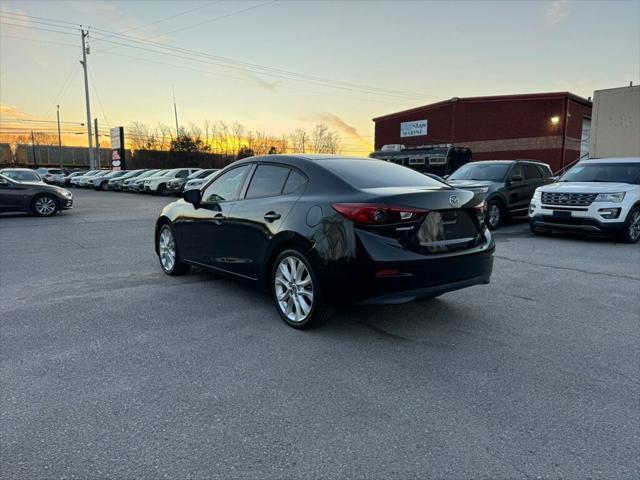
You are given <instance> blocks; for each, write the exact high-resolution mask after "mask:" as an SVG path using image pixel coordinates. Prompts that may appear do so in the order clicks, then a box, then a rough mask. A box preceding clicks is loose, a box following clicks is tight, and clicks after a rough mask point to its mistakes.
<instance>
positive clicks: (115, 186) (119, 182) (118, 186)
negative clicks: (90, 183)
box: [109, 170, 144, 191]
mask: <svg viewBox="0 0 640 480" xmlns="http://www.w3.org/2000/svg"><path fill="white" fill-rule="evenodd" d="M143 172H144V170H129V171H127V172H125V173H124V174H123V175H121V176H119V177H116V178H111V179H109V190H116V191H121V190H122V186H123V184H124V182H125V180H128V179H130V178H136V177H137V176H139V175H140V174H142V173H143Z"/></svg>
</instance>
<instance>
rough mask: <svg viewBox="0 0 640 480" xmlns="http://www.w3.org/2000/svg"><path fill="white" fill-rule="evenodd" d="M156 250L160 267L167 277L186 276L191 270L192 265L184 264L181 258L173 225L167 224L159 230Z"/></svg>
mask: <svg viewBox="0 0 640 480" xmlns="http://www.w3.org/2000/svg"><path fill="white" fill-rule="evenodd" d="M156 248H157V252H158V260H159V261H160V267H161V268H162V271H163V272H164V273H166V274H167V275H172V276H177V275H184V274H185V273H187V272H188V271H189V269H190V268H191V265H189V264H187V263H184V262H183V261H182V259H181V258H180V251H179V250H178V243H177V242H176V237H175V233H174V231H173V228H172V227H171V224H169V223H165V224H163V225H162V226H161V227H160V229H159V230H158V235H157V237H156Z"/></svg>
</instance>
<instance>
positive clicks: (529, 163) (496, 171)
mask: <svg viewBox="0 0 640 480" xmlns="http://www.w3.org/2000/svg"><path fill="white" fill-rule="evenodd" d="M446 182H447V183H448V184H449V185H451V186H453V187H456V188H461V189H464V190H470V191H472V192H474V193H477V194H478V195H479V196H481V197H482V198H483V199H484V200H485V202H486V203H487V218H486V219H485V222H486V224H487V226H488V227H489V228H490V229H491V230H495V229H496V228H498V227H499V226H500V225H501V224H502V222H503V221H504V220H505V219H506V217H507V216H509V215H517V214H522V215H525V214H526V212H527V209H528V208H529V202H530V201H531V197H533V192H534V191H535V190H536V188H538V187H540V186H541V185H546V184H549V183H553V174H552V173H551V169H550V168H549V166H548V165H547V164H546V163H541V162H536V161H533V160H487V161H481V162H472V163H467V164H466V165H463V166H462V167H460V168H459V169H458V170H456V171H455V172H453V173H452V174H451V175H450V176H449V177H447V179H446Z"/></svg>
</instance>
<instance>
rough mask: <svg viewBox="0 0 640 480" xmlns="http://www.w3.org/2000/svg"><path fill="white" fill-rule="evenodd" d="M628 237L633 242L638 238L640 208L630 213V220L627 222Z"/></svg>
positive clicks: (639, 236) (639, 231)
mask: <svg viewBox="0 0 640 480" xmlns="http://www.w3.org/2000/svg"><path fill="white" fill-rule="evenodd" d="M629 238H631V240H632V241H634V242H635V241H636V240H638V238H640V210H636V211H635V212H633V214H632V215H631V221H630V222H629Z"/></svg>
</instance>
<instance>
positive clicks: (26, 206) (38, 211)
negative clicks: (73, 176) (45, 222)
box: [0, 174, 73, 217]
mask: <svg viewBox="0 0 640 480" xmlns="http://www.w3.org/2000/svg"><path fill="white" fill-rule="evenodd" d="M72 206H73V195H72V193H71V192H70V191H69V190H66V189H64V188H60V187H56V186H53V185H47V184H46V183H44V182H42V181H37V182H17V181H15V180H13V179H11V178H9V177H6V176H4V175H2V174H0V212H26V213H32V214H33V215H37V216H39V217H50V216H52V215H55V214H56V213H58V212H59V211H60V210H66V209H68V208H71V207H72Z"/></svg>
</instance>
